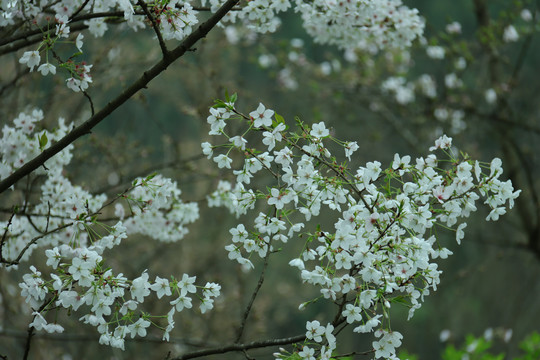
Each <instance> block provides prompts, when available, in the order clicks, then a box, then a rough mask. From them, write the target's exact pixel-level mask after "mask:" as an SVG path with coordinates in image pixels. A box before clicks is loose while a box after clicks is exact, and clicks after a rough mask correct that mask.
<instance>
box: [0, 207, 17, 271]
mask: <svg viewBox="0 0 540 360" xmlns="http://www.w3.org/2000/svg"><path fill="white" fill-rule="evenodd" d="M16 213H17V209H16V207H15V206H14V207H13V209H11V216H10V217H9V221H8V223H7V225H6V228H5V229H4V235H2V240H1V241H0V264H2V263H3V262H4V256H3V255H2V254H3V248H4V243H5V241H6V239H7V233H8V232H9V227H10V226H11V222H12V221H13V218H14V217H15V214H16Z"/></svg>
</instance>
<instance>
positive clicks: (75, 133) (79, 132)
mask: <svg viewBox="0 0 540 360" xmlns="http://www.w3.org/2000/svg"><path fill="white" fill-rule="evenodd" d="M238 1H240V0H228V1H227V2H226V3H225V4H224V5H223V6H222V7H221V8H220V9H219V10H218V11H217V12H216V13H215V14H214V15H213V16H212V17H211V18H210V19H208V20H207V21H206V22H204V23H203V24H201V25H200V26H199V27H198V28H197V29H196V30H195V31H194V32H193V33H191V35H189V36H188V37H187V38H186V39H184V41H182V43H181V44H180V45H178V46H177V47H176V48H175V49H173V50H172V51H170V56H169V57H167V58H164V59H162V60H161V61H159V62H158V63H157V64H156V65H154V66H153V67H152V68H151V69H149V70H148V71H145V72H144V73H143V75H142V76H141V77H140V78H139V79H138V80H136V81H135V82H134V83H133V84H131V86H130V87H128V88H127V89H126V90H124V91H123V92H122V93H121V94H120V95H119V96H118V97H116V99H114V100H112V101H111V102H109V103H108V104H107V105H106V106H105V107H104V108H103V109H102V110H100V111H99V112H98V113H96V114H95V115H94V116H92V117H91V118H90V119H88V120H87V121H85V122H84V123H83V124H81V125H80V126H78V127H76V128H75V129H73V130H72V131H71V132H70V133H69V134H67V135H66V136H64V137H63V138H62V139H60V140H59V141H58V142H57V143H55V144H53V145H52V146H51V147H49V148H47V149H45V150H44V151H43V152H42V153H41V154H40V155H38V156H37V157H35V158H34V159H32V160H30V161H29V162H28V163H26V164H24V165H23V166H22V167H21V168H19V169H18V170H17V171H15V172H14V173H13V174H11V175H10V176H8V177H7V178H6V179H4V180H2V181H1V182H0V193H2V192H4V191H6V190H7V189H9V188H10V187H11V186H13V185H14V184H16V183H17V182H18V181H19V180H21V179H22V178H23V177H25V176H26V175H28V174H30V173H31V172H32V171H34V170H36V169H37V168H38V167H40V166H41V165H43V164H44V163H45V161H47V160H48V159H50V158H51V157H53V156H54V155H56V154H58V153H59V152H60V151H62V150H63V149H65V148H66V147H67V146H68V145H70V144H71V143H73V142H74V141H75V140H77V139H78V138H80V137H81V136H83V135H87V134H89V133H90V132H91V130H92V129H93V128H94V127H95V126H96V125H97V124H99V123H100V122H101V121H103V120H104V119H105V118H106V117H107V116H109V115H110V114H111V113H112V112H113V111H115V110H116V109H118V108H119V107H120V106H121V105H122V104H124V103H125V102H126V101H127V100H129V99H130V98H131V97H132V96H133V95H135V94H136V93H137V92H138V91H139V90H141V89H143V88H146V86H147V85H148V83H149V82H150V81H152V80H153V79H154V78H155V77H157V76H158V75H159V74H161V73H162V72H163V71H165V70H166V69H167V67H168V66H169V65H171V64H172V63H173V62H174V61H176V60H177V59H178V58H180V57H181V56H183V55H184V54H185V53H186V52H187V51H189V50H190V49H191V47H192V46H193V45H195V43H197V41H199V40H200V39H202V38H203V37H205V36H206V35H207V34H208V32H210V30H212V28H214V26H216V25H217V23H218V22H219V21H220V20H221V19H222V18H223V17H224V16H225V15H226V14H227V13H228V12H229V11H230V10H231V9H232V8H233V6H234V5H236V4H237V3H238Z"/></svg>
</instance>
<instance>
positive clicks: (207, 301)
mask: <svg viewBox="0 0 540 360" xmlns="http://www.w3.org/2000/svg"><path fill="white" fill-rule="evenodd" d="M126 237H127V233H126V228H125V227H123V226H122V223H121V222H119V223H117V224H116V225H115V226H114V227H113V228H112V229H111V231H110V234H109V235H108V236H107V238H108V239H107V242H108V244H118V243H120V240H121V239H123V238H126ZM101 242H105V237H104V238H103V239H101ZM99 247H100V246H90V247H87V248H77V249H73V248H72V247H70V246H68V245H62V246H60V247H55V248H54V249H52V250H47V252H46V254H47V258H48V260H47V265H50V266H51V267H52V268H53V269H54V270H55V272H54V273H51V275H50V280H46V279H45V276H43V275H42V274H41V272H40V271H38V270H37V269H36V268H35V267H34V266H31V267H30V270H31V272H30V273H28V274H26V275H24V276H23V282H22V283H20V284H19V286H20V288H21V290H22V291H21V294H22V296H24V297H25V298H26V302H27V303H28V304H29V305H30V306H31V307H32V309H33V310H34V311H33V313H32V316H33V321H32V322H31V323H30V325H29V326H33V327H34V328H35V329H36V330H44V331H46V332H49V333H53V332H63V331H64V328H63V327H62V326H61V325H59V324H57V323H55V322H54V323H49V322H47V320H46V317H48V314H51V313H52V314H54V313H56V312H57V311H59V308H60V309H65V310H67V311H79V312H84V315H83V316H82V317H81V318H80V319H79V321H81V322H83V323H85V324H89V325H91V326H94V327H96V329H97V331H98V332H99V333H100V334H101V336H100V339H99V343H100V344H104V345H110V346H112V347H116V348H120V349H122V350H123V349H124V342H125V339H126V338H127V337H131V338H134V337H135V336H140V337H145V336H146V335H147V328H149V327H150V326H152V325H154V326H156V327H158V328H160V329H162V330H163V331H164V335H163V339H164V340H168V339H169V334H170V332H171V330H172V329H173V328H174V325H175V323H174V314H175V313H177V312H181V311H182V310H184V309H191V308H192V307H193V303H192V299H193V297H194V296H195V297H198V298H199V300H200V304H199V309H200V311H201V312H202V313H205V312H206V311H208V310H210V309H212V308H213V303H214V298H215V297H217V296H219V294H220V289H221V287H220V285H218V284H216V283H210V282H207V283H206V284H205V285H204V286H198V285H195V281H196V277H195V276H189V275H187V274H183V276H182V278H181V279H176V278H175V277H174V276H171V281H169V280H168V279H165V278H160V277H159V276H156V278H155V281H153V282H152V281H150V280H149V275H148V273H147V272H146V270H145V271H144V272H143V273H142V274H141V276H139V277H137V278H135V279H133V280H129V279H127V278H126V277H125V276H124V275H123V274H121V273H120V274H117V275H115V274H114V273H113V271H112V270H111V269H110V268H107V267H105V263H104V259H103V258H102V257H101V255H100V254H99V253H100V252H98V251H95V249H99ZM197 288H198V289H199V290H197ZM198 291H199V293H198ZM152 292H154V293H155V296H157V298H158V299H161V298H163V297H164V296H167V297H168V298H170V299H172V300H170V301H169V303H170V305H171V309H170V310H169V312H168V313H167V314H166V315H159V316H156V315H151V314H150V313H148V312H145V311H144V308H143V307H142V304H143V303H144V301H145V298H146V297H148V296H150V294H151V293H152ZM161 318H165V319H166V322H167V324H166V325H164V324H161V325H160V324H158V320H159V319H161Z"/></svg>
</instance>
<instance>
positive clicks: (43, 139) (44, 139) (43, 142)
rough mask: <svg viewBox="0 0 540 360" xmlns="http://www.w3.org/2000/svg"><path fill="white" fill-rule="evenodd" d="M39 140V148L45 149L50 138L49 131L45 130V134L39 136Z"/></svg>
mask: <svg viewBox="0 0 540 360" xmlns="http://www.w3.org/2000/svg"><path fill="white" fill-rule="evenodd" d="M38 141H39V150H41V151H43V150H44V149H45V146H47V144H48V143H49V139H48V138H47V133H46V132H43V135H41V136H39V137H38Z"/></svg>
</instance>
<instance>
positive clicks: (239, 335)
mask: <svg viewBox="0 0 540 360" xmlns="http://www.w3.org/2000/svg"><path fill="white" fill-rule="evenodd" d="M271 243H272V239H271V238H270V240H269V241H268V244H267V245H268V250H267V252H266V255H265V257H264V265H263V268H262V271H261V275H260V276H259V281H258V283H257V286H256V287H255V290H254V291H253V294H251V299H250V300H249V303H248V305H247V306H246V310H245V311H244V315H243V316H242V321H241V323H240V328H239V329H238V333H237V334H236V339H235V340H234V342H235V343H238V342H239V341H240V339H242V335H243V333H244V329H245V327H246V321H247V318H248V316H249V313H250V312H251V307H252V306H253V303H254V302H255V299H256V298H257V295H258V294H259V290H260V289H261V286H262V284H263V282H264V274H265V272H266V269H267V268H268V258H269V257H270V254H271V251H270V246H271Z"/></svg>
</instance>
